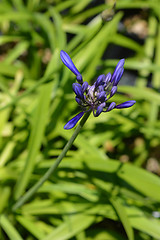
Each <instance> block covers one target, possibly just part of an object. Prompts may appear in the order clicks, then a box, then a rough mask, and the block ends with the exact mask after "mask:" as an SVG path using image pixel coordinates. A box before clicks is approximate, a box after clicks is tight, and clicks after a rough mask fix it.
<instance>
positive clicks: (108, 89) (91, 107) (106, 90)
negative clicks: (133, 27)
mask: <svg viewBox="0 0 160 240" xmlns="http://www.w3.org/2000/svg"><path fill="white" fill-rule="evenodd" d="M60 57H61V60H62V62H63V63H64V64H65V65H66V66H67V67H68V68H69V69H70V70H71V71H72V72H73V73H74V74H75V75H76V78H77V81H78V83H73V85H72V88H73V91H74V92H75V94H76V97H75V100H76V102H77V103H78V104H79V105H80V107H81V109H82V112H80V113H79V114H77V115H76V116H75V117H73V118H72V119H71V120H69V122H68V123H66V125H65V126H64V129H71V128H73V127H74V126H75V125H76V124H77V122H78V121H79V120H80V119H81V118H82V117H83V115H84V113H85V112H88V111H93V115H94V116H95V117H98V116H99V115H100V114H101V113H102V112H109V111H111V110H113V109H115V108H117V109H122V108H129V107H131V106H133V105H134V104H135V102H136V101H134V100H130V101H127V102H123V103H121V104H118V105H116V103H115V102H111V103H108V100H109V99H110V98H112V97H113V95H114V94H115V93H116V92H117V85H118V83H119V81H120V79H121V77H122V75H123V72H124V68H123V66H124V63H125V60H124V59H121V60H120V61H119V62H118V64H117V66H116V68H115V70H114V72H113V74H111V73H108V74H107V75H106V76H105V75H104V74H102V75H100V76H99V77H98V78H97V80H96V81H95V83H94V84H93V85H92V86H90V85H89V84H88V83H87V82H83V79H82V75H81V74H80V72H79V71H78V70H77V68H76V67H75V65H74V63H73V61H72V60H71V58H70V56H69V55H68V54H67V53H66V52H64V51H63V50H61V52H60Z"/></svg>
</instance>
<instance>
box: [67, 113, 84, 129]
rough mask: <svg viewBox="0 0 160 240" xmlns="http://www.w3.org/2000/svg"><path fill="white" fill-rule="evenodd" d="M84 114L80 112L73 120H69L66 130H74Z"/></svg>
mask: <svg viewBox="0 0 160 240" xmlns="http://www.w3.org/2000/svg"><path fill="white" fill-rule="evenodd" d="M83 115H84V112H80V113H78V114H77V115H76V116H75V117H73V118H72V119H71V120H69V121H68V122H67V123H66V125H65V126H64V129H67V130H68V129H71V128H73V127H74V126H75V125H76V123H77V122H78V121H79V120H80V119H81V117H83Z"/></svg>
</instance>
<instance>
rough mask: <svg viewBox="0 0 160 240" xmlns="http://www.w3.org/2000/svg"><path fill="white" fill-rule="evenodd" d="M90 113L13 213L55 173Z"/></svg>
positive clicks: (85, 116)
mask: <svg viewBox="0 0 160 240" xmlns="http://www.w3.org/2000/svg"><path fill="white" fill-rule="evenodd" d="M90 113H91V112H87V113H85V114H84V116H83V118H82V120H81V121H80V123H79V124H78V126H77V128H76V129H75V131H74V133H73V135H72V137H71V138H70V140H69V141H68V142H67V144H66V145H65V147H64V148H63V151H62V152H61V154H60V155H59V156H58V158H57V159H56V160H55V162H54V164H53V165H52V166H51V167H50V168H49V169H48V170H47V172H46V173H45V174H44V175H43V176H42V177H41V178H40V180H39V181H38V182H37V183H36V184H35V185H34V186H33V187H32V188H30V189H29V190H28V191H27V192H26V193H25V194H24V195H23V196H22V197H21V198H20V199H19V200H18V201H17V202H16V203H15V204H14V205H13V207H12V210H13V211H15V210H17V209H18V208H19V207H21V206H22V205H23V204H24V203H26V202H27V201H28V200H29V199H30V198H31V197H32V196H33V195H34V194H35V193H36V192H37V190H38V189H39V188H40V187H41V186H42V185H43V183H44V182H45V181H46V180H48V179H49V177H50V176H51V175H52V174H53V173H54V172H55V170H56V169H57V167H58V165H59V164H60V162H61V161H62V159H63V158H64V157H65V155H66V153H67V152H68V150H69V149H70V148H71V146H72V144H73V142H74V140H75V139H76V137H77V136H78V134H79V132H80V131H81V129H82V127H83V125H84V124H85V122H86V121H87V119H88V117H89V115H90Z"/></svg>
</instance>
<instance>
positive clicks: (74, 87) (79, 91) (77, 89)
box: [72, 83, 84, 99]
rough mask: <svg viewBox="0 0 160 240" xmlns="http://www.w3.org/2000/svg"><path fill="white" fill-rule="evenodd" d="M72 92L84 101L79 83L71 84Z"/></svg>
mask: <svg viewBox="0 0 160 240" xmlns="http://www.w3.org/2000/svg"><path fill="white" fill-rule="evenodd" d="M72 88H73V91H74V92H75V94H76V95H77V97H78V98H80V99H84V94H83V90H82V86H81V85H80V84H79V83H73V84H72Z"/></svg>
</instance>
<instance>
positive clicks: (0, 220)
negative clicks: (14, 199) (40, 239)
mask: <svg viewBox="0 0 160 240" xmlns="http://www.w3.org/2000/svg"><path fill="white" fill-rule="evenodd" d="M0 224H1V226H2V228H3V230H4V231H5V233H6V234H7V236H8V237H9V239H10V240H23V238H22V237H21V236H20V234H19V233H18V231H17V230H16V228H14V226H13V225H12V224H11V222H10V221H9V220H8V218H7V217H6V216H5V215H0Z"/></svg>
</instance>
